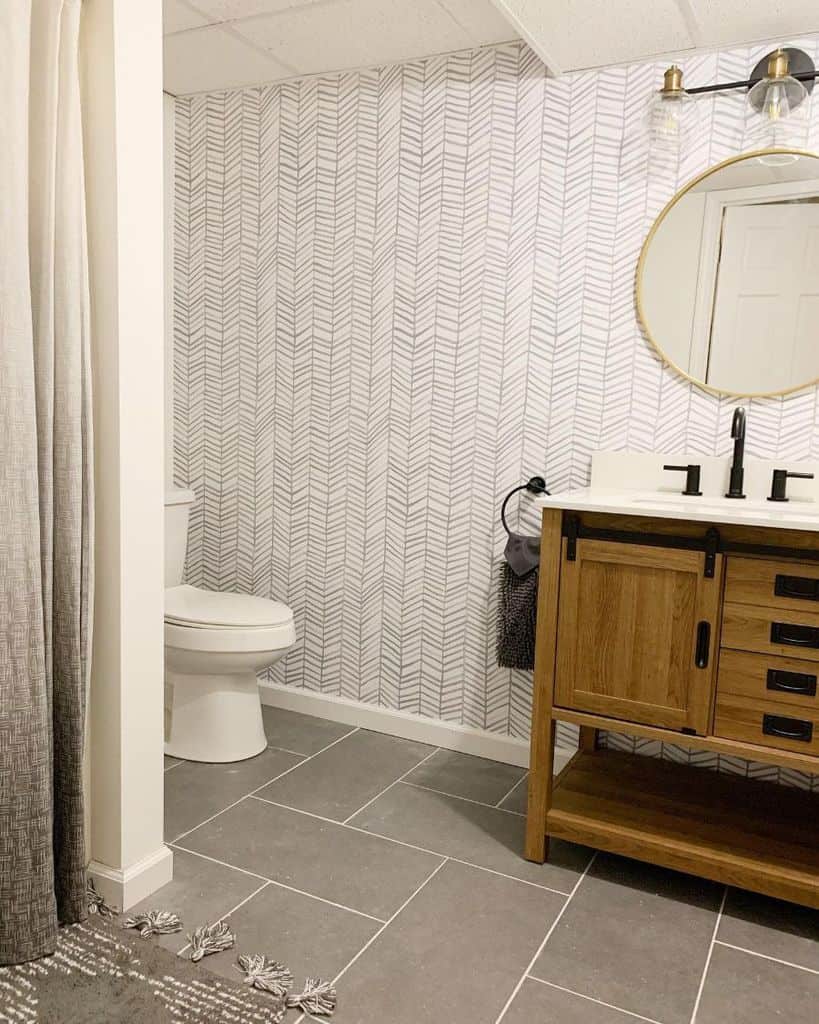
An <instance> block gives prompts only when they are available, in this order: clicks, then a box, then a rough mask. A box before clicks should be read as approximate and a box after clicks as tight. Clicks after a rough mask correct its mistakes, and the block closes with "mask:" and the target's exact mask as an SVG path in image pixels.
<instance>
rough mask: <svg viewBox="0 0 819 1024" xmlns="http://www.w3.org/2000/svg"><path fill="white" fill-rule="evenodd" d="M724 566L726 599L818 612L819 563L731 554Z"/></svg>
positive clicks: (742, 602) (770, 606) (737, 602)
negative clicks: (739, 556) (725, 569)
mask: <svg viewBox="0 0 819 1024" xmlns="http://www.w3.org/2000/svg"><path fill="white" fill-rule="evenodd" d="M727 565H728V569H727V573H726V580H725V600H726V601H729V602H730V603H732V604H755V605H764V606H766V607H768V608H775V609H777V610H780V609H788V610H793V611H799V612H801V611H811V609H813V610H815V611H816V612H818V613H819V562H787V561H782V562H773V561H769V560H768V559H763V558H737V557H734V556H731V557H730V558H728V559H727Z"/></svg>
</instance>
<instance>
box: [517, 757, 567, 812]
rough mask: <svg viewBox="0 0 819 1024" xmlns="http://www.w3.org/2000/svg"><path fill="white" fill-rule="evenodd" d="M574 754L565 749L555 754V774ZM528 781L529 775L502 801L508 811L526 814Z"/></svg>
mask: <svg viewBox="0 0 819 1024" xmlns="http://www.w3.org/2000/svg"><path fill="white" fill-rule="evenodd" d="M573 756H574V755H573V754H569V753H564V752H563V751H561V752H560V753H557V754H555V775H557V774H559V773H560V772H561V771H562V770H563V768H564V767H565V766H566V765H567V764H568V762H569V761H571V759H572V757H573ZM528 781H529V780H528V777H527V778H524V779H522V780H521V781H520V783H519V784H518V785H517V786H515V788H514V789H513V790H512V792H511V793H510V794H509V796H508V797H506V799H505V800H503V801H501V803H500V806H501V807H503V808H505V809H506V810H507V811H515V813H516V814H526V801H527V799H528V796H529V787H528V785H527V783H528Z"/></svg>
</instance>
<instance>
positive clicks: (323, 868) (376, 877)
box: [171, 769, 511, 919]
mask: <svg viewBox="0 0 819 1024" xmlns="http://www.w3.org/2000/svg"><path fill="white" fill-rule="evenodd" d="M175 771H179V769H175ZM175 771H174V772H171V774H175ZM416 792H420V791H416ZM510 817H511V815H510ZM184 845H185V846H186V847H189V848H190V849H192V850H197V851H199V852H201V853H206V854H208V855H209V856H212V857H217V858H218V859H219V860H224V861H227V862H228V863H229V864H235V865H236V866H237V867H242V868H246V869H247V870H249V871H256V872H258V873H259V874H260V875H265V876H266V877H268V878H272V879H274V880H275V881H277V882H283V883H284V884H285V885H291V886H293V887H294V888H296V889H302V890H303V891H305V892H309V893H312V894H313V895H315V896H322V897H324V898H325V899H328V900H333V901H334V902H335V903H340V904H341V905H342V906H345V907H352V908H353V909H354V910H361V911H363V912H364V913H365V914H373V915H375V916H376V917H379V918H382V919H386V918H388V917H389V916H390V915H391V914H393V913H394V912H395V911H396V910H397V909H398V907H399V906H400V905H401V904H402V903H403V902H404V900H405V899H407V897H409V896H410V895H411V894H412V893H413V891H414V890H415V889H416V888H417V887H418V886H419V885H420V884H421V882H423V881H424V879H425V878H426V877H427V876H428V875H429V873H430V872H431V871H432V870H433V869H434V868H435V866H436V864H438V863H439V862H440V858H439V857H435V856H433V855H432V854H428V853H423V852H421V851H419V850H411V849H409V848H408V847H406V846H400V845H397V844H396V843H390V842H387V841H386V840H383V839H377V838H375V837H373V836H368V835H366V834H364V833H362V832H356V831H354V830H353V829H348V828H344V827H343V826H341V825H335V824H333V823H331V822H326V821H321V820H319V819H318V818H311V817H310V816H309V815H307V814H301V813H299V812H298V811H290V810H287V809H286V808H282V807H276V806H274V805H273V804H269V803H265V802H264V801H263V800H256V799H254V798H251V799H249V800H244V801H242V803H240V804H237V805H236V806H235V807H232V808H231V809H230V810H229V811H226V812H225V813H224V814H220V815H219V816H218V817H217V818H214V819H213V821H211V822H209V823H208V824H207V825H203V826H202V828H199V829H197V830H196V831H195V832H192V833H191V835H189V836H187V837H186V839H185V842H184Z"/></svg>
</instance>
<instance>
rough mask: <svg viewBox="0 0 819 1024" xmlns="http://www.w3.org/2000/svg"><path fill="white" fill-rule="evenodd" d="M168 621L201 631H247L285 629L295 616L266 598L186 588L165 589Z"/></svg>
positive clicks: (285, 606) (184, 586)
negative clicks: (269, 627) (223, 629)
mask: <svg viewBox="0 0 819 1024" xmlns="http://www.w3.org/2000/svg"><path fill="white" fill-rule="evenodd" d="M165 621H166V622H169V623H171V624H173V625H181V626H197V627H199V628H201V629H207V628H208V627H211V628H218V627H222V628H233V629H242V628H244V629H248V628H252V627H255V626H282V625H285V624H286V623H289V622H292V621H293V612H292V611H291V610H290V609H289V608H288V607H287V605H286V604H282V603H281V602H280V601H268V600H267V598H265V597H253V595H252V594H228V593H223V592H222V591H218V590H200V589H199V587H191V586H188V585H187V584H185V585H183V586H180V587H168V588H167V589H166V591H165Z"/></svg>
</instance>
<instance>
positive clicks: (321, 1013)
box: [287, 978, 337, 1017]
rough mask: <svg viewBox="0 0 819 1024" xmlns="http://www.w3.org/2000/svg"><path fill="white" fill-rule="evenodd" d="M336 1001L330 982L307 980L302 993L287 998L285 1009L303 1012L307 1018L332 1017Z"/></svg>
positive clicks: (315, 979)
mask: <svg viewBox="0 0 819 1024" xmlns="http://www.w3.org/2000/svg"><path fill="white" fill-rule="evenodd" d="M336 1001H337V997H336V990H335V989H334V988H333V985H332V982H329V981H322V980H321V978H308V979H307V981H306V982H305V983H304V991H303V992H300V993H299V994H298V995H293V996H288V997H287V1007H288V1009H290V1010H303V1011H304V1013H306V1014H307V1015H308V1016H316V1017H332V1015H333V1011H334V1010H335V1008H336Z"/></svg>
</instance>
